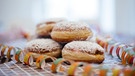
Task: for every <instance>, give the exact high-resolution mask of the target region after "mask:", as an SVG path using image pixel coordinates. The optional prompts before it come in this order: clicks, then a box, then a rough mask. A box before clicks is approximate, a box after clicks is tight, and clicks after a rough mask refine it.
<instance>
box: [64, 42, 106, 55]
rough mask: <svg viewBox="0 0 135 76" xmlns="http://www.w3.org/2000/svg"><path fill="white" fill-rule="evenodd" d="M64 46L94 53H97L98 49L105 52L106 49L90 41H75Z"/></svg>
mask: <svg viewBox="0 0 135 76" xmlns="http://www.w3.org/2000/svg"><path fill="white" fill-rule="evenodd" d="M64 48H65V49H71V50H76V51H82V52H90V53H92V54H95V53H96V51H97V50H98V51H100V52H104V49H103V48H102V47H101V46H100V45H98V44H97V43H92V42H89V41H73V42H70V43H68V44H66V45H65V47H64Z"/></svg>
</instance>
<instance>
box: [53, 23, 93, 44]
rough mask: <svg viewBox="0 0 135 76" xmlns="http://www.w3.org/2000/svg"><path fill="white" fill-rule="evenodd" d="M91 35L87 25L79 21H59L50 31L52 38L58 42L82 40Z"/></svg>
mask: <svg viewBox="0 0 135 76" xmlns="http://www.w3.org/2000/svg"><path fill="white" fill-rule="evenodd" d="M92 35H93V33H92V31H91V30H90V28H89V27H88V25H87V24H83V23H79V22H60V23H58V24H57V25H55V26H54V28H53V30H52V32H51V37H52V39H54V40H55V41H58V42H71V41H76V40H80V41H83V40H86V39H87V38H88V37H92Z"/></svg>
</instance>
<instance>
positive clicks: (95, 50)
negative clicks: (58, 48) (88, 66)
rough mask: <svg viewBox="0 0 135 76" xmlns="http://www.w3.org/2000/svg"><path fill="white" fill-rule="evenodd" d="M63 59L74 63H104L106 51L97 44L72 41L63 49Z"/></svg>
mask: <svg viewBox="0 0 135 76" xmlns="http://www.w3.org/2000/svg"><path fill="white" fill-rule="evenodd" d="M62 57H63V58H65V59H69V60H74V61H83V62H91V63H102V62H103V60H104V49H103V48H102V47H101V46H100V45H98V44H97V43H92V42H89V41H72V42H70V43H67V44H66V45H65V46H64V48H63V49H62Z"/></svg>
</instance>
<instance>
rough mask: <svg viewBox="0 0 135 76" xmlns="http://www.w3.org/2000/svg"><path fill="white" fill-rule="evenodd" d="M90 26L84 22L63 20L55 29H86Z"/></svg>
mask: <svg viewBox="0 0 135 76" xmlns="http://www.w3.org/2000/svg"><path fill="white" fill-rule="evenodd" d="M86 29H89V26H88V25H87V24H86V23H83V22H72V21H71V22H68V21H63V22H59V23H57V24H56V26H55V27H54V28H53V30H65V31H66V30H86Z"/></svg>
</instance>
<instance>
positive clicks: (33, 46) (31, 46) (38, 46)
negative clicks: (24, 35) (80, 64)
mask: <svg viewBox="0 0 135 76" xmlns="http://www.w3.org/2000/svg"><path fill="white" fill-rule="evenodd" d="M25 48H26V50H28V51H39V52H45V51H52V50H56V49H60V45H59V44H58V43H57V42H55V41H54V40H52V39H35V40H32V41H30V42H28V43H27V44H26V47H25Z"/></svg>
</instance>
